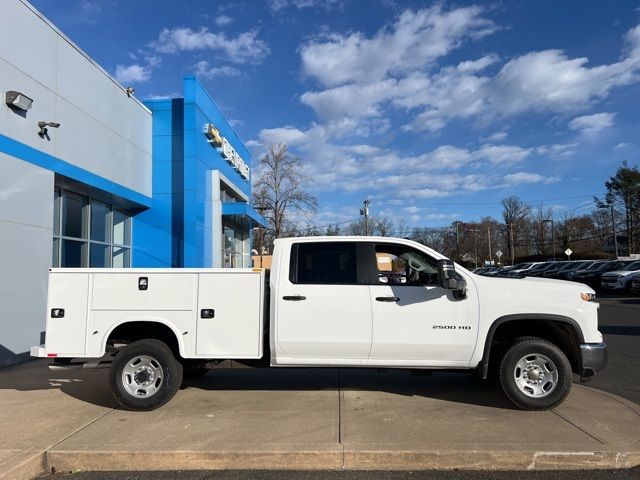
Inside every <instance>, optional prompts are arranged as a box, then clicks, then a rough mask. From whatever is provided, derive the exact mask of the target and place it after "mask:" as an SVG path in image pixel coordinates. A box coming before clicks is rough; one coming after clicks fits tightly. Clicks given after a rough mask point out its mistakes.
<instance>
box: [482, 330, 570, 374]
mask: <svg viewBox="0 0 640 480" xmlns="http://www.w3.org/2000/svg"><path fill="white" fill-rule="evenodd" d="M490 334H491V330H490ZM520 337H538V338H543V339H545V340H548V341H549V342H551V343H553V344H555V345H557V346H558V348H560V350H562V351H563V352H564V354H565V355H566V356H567V358H568V359H569V362H570V363H571V368H572V370H573V371H574V372H580V369H581V358H580V342H581V340H580V336H579V334H578V332H577V331H576V328H575V327H574V326H573V325H572V324H571V323H568V322H564V321H559V320H550V319H538V318H523V319H518V320H509V321H505V322H502V323H500V324H499V325H498V326H497V328H495V330H494V331H493V335H492V336H491V338H490V339H489V338H487V346H488V347H489V350H488V351H487V349H486V348H485V355H484V358H483V362H482V367H483V371H482V374H483V377H485V378H486V376H487V373H488V366H489V364H494V365H495V363H494V362H498V361H499V360H500V357H501V356H502V355H503V354H504V352H505V350H506V349H507V348H508V346H509V345H511V344H512V343H513V341H514V340H515V339H516V338H520ZM487 357H488V358H487Z"/></svg>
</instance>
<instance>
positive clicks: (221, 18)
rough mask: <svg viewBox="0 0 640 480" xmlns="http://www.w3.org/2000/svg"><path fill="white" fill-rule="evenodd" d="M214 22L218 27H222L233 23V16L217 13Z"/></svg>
mask: <svg viewBox="0 0 640 480" xmlns="http://www.w3.org/2000/svg"><path fill="white" fill-rule="evenodd" d="M214 22H215V24H216V25H218V26H219V27H224V26H225V25H229V24H230V23H233V18H231V17H230V16H228V15H218V16H217V17H216V19H215V20H214Z"/></svg>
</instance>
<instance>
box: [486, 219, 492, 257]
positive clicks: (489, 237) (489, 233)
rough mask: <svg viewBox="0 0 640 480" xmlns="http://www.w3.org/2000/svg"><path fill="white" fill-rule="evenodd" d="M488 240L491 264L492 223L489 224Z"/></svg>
mask: <svg viewBox="0 0 640 480" xmlns="http://www.w3.org/2000/svg"><path fill="white" fill-rule="evenodd" d="M487 240H488V242H489V265H491V262H492V261H493V260H492V258H493V257H492V256H491V225H489V226H487Z"/></svg>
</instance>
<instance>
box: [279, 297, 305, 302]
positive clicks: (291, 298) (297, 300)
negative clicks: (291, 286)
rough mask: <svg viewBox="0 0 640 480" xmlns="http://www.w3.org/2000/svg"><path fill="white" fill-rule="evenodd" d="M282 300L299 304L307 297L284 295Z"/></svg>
mask: <svg viewBox="0 0 640 480" xmlns="http://www.w3.org/2000/svg"><path fill="white" fill-rule="evenodd" d="M282 299H283V300H289V301H291V302H299V301H301V300H306V299H307V297H304V296H302V295H285V296H284V297H282Z"/></svg>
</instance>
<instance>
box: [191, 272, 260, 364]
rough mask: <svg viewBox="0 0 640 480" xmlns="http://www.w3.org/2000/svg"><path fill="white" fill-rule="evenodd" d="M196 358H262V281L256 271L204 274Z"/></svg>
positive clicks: (199, 306) (200, 285) (200, 281)
mask: <svg viewBox="0 0 640 480" xmlns="http://www.w3.org/2000/svg"><path fill="white" fill-rule="evenodd" d="M199 277H200V279H199V282H198V309H197V311H196V318H197V337H196V356H198V357H204V358H225V359H226V358H261V357H262V288H261V287H262V285H261V283H262V281H263V276H262V274H261V273H260V272H259V271H258V272H253V271H244V272H242V271H236V272H234V271H227V272H212V273H201V274H200V275H199Z"/></svg>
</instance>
